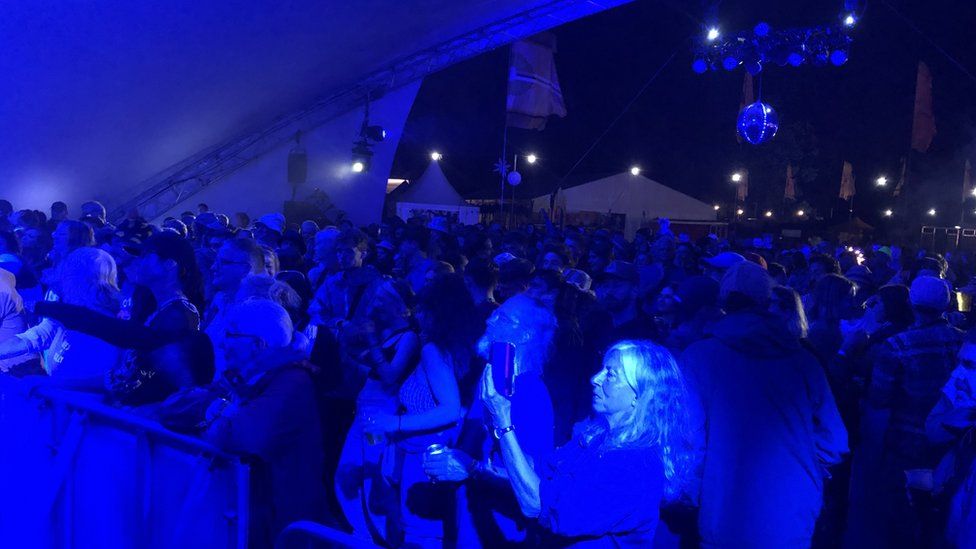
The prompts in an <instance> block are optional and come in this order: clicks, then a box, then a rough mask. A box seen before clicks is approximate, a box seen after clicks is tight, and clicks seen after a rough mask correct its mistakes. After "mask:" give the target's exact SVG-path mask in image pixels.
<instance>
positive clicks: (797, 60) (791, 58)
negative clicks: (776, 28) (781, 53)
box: [786, 52, 803, 67]
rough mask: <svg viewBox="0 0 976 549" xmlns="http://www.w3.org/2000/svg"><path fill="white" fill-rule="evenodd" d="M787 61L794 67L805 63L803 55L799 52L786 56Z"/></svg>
mask: <svg viewBox="0 0 976 549" xmlns="http://www.w3.org/2000/svg"><path fill="white" fill-rule="evenodd" d="M786 62H787V63H789V64H790V65H792V66H794V67H799V66H800V65H802V64H803V56H802V55H801V54H799V53H796V52H793V53H791V54H790V55H788V56H787V57H786Z"/></svg>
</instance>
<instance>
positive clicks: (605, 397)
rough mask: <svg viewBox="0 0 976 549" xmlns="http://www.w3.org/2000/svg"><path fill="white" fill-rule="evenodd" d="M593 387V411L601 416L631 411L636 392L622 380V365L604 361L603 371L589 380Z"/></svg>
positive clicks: (616, 362) (613, 361) (612, 361)
mask: <svg viewBox="0 0 976 549" xmlns="http://www.w3.org/2000/svg"><path fill="white" fill-rule="evenodd" d="M590 383H591V384H592V385H593V411H594V412H596V413H597V414H600V415H603V416H612V415H616V414H620V413H625V412H627V411H628V410H631V409H633V407H634V403H635V401H636V399H637V392H636V391H635V390H634V388H633V387H631V386H630V385H629V384H628V383H627V381H626V379H625V378H624V372H623V365H621V364H620V363H619V362H618V361H615V360H604V361H603V369H602V370H600V371H599V372H597V374H596V375H595V376H593V378H592V379H591V380H590Z"/></svg>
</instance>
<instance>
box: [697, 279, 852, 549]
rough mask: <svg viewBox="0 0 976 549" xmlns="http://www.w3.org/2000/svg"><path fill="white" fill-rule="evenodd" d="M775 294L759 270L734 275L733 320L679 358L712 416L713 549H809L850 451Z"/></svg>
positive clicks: (707, 475)
mask: <svg viewBox="0 0 976 549" xmlns="http://www.w3.org/2000/svg"><path fill="white" fill-rule="evenodd" d="M772 287H773V284H772V280H771V279H770V278H769V275H768V274H767V272H766V271H765V270H764V269H763V268H762V267H760V266H759V265H756V264H755V263H752V262H747V261H739V262H738V264H736V265H733V266H731V267H729V269H728V270H727V271H726V273H725V275H724V276H723V277H722V281H721V285H720V293H719V297H720V299H721V301H722V302H723V303H724V306H725V309H726V311H727V312H728V314H727V315H726V316H725V317H724V318H722V319H721V320H719V321H717V322H715V324H714V325H713V326H712V328H711V332H712V335H713V337H711V338H708V339H704V340H701V341H698V342H696V343H693V344H692V345H690V346H689V347H688V348H687V349H686V350H685V351H684V353H682V355H681V358H680V360H679V364H680V365H681V366H682V370H683V371H684V372H685V374H686V375H687V376H688V379H689V384H690V386H691V390H692V393H693V394H696V395H697V397H698V398H699V399H700V401H701V406H702V409H703V411H704V414H705V423H704V431H705V432H704V436H705V440H706V443H705V449H704V452H705V456H704V462H703V463H704V466H703V470H702V484H701V497H700V500H701V501H700V513H699V520H698V526H699V531H700V534H701V539H702V545H704V546H711V547H809V546H810V543H811V540H812V537H813V532H814V525H815V523H816V520H817V515H818V514H819V512H820V507H821V504H822V501H823V483H824V478H825V477H826V476H827V475H828V473H827V468H828V467H830V466H831V465H834V464H837V463H839V462H840V461H841V456H842V455H843V454H845V453H846V452H847V431H846V429H845V428H844V424H843V422H842V421H841V418H840V414H839V413H838V411H837V406H836V405H835V404H834V398H833V396H832V395H831V392H830V387H829V386H828V384H827V379H826V376H825V375H824V372H823V369H822V368H821V366H820V364H819V363H818V362H817V359H816V358H814V356H813V355H812V354H811V353H809V352H808V351H806V350H805V349H804V348H803V347H802V346H801V345H800V341H799V339H798V338H797V337H796V335H794V334H793V333H792V332H791V331H790V330H789V328H788V327H787V326H786V324H785V323H784V322H782V320H780V319H779V317H777V316H775V315H773V314H771V313H769V312H768V308H769V303H770V300H771V297H772Z"/></svg>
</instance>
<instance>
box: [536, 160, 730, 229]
mask: <svg viewBox="0 0 976 549" xmlns="http://www.w3.org/2000/svg"><path fill="white" fill-rule="evenodd" d="M560 195H562V196H560V197H559V198H558V199H557V203H558V204H561V205H564V206H563V207H564V208H565V210H566V211H567V212H597V213H622V214H625V215H626V216H627V232H628V233H631V234H632V233H633V232H634V231H636V230H637V228H639V227H640V223H641V221H642V220H647V221H650V220H653V219H656V218H660V217H667V218H670V219H681V220H688V221H714V220H715V210H714V208H713V207H712V206H711V205H709V204H706V203H704V202H702V201H700V200H696V199H695V198H692V197H690V196H688V195H686V194H684V193H680V192H678V191H676V190H674V189H672V188H670V187H668V186H666V185H663V184H661V183H658V182H657V181H654V180H652V179H648V178H647V177H644V176H643V175H636V176H635V175H631V174H630V172H622V173H619V174H617V175H611V176H609V177H604V178H601V179H596V180H594V181H590V182H589V183H584V184H582V185H577V186H575V187H570V188H568V189H565V190H563V191H560ZM532 205H533V210H535V211H538V210H539V209H540V208H546V209H548V208H549V195H544V196H540V197H538V198H535V199H534V200H533V204H532Z"/></svg>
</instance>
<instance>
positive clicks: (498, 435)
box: [491, 425, 515, 440]
mask: <svg viewBox="0 0 976 549" xmlns="http://www.w3.org/2000/svg"><path fill="white" fill-rule="evenodd" d="M514 430H515V425H509V426H508V427H505V428H504V429H494V430H492V432H491V434H492V435H494V437H495V440H501V439H502V437H503V436H505V435H506V434H507V433H511V432H512V431H514Z"/></svg>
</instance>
